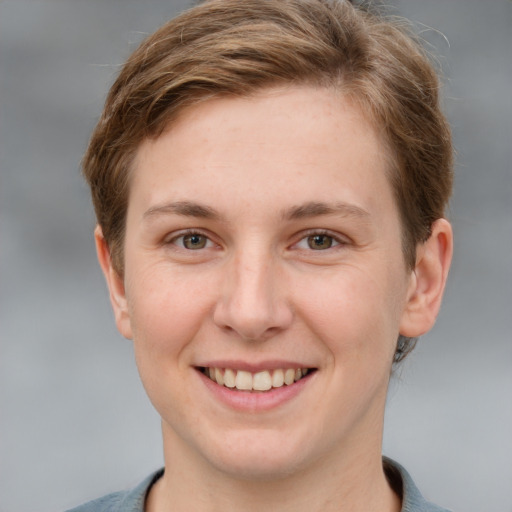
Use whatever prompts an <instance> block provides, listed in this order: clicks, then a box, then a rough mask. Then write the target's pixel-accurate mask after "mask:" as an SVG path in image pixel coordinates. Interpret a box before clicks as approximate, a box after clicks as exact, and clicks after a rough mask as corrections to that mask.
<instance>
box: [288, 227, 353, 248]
mask: <svg viewBox="0 0 512 512" xmlns="http://www.w3.org/2000/svg"><path fill="white" fill-rule="evenodd" d="M316 235H320V236H322V235H323V236H328V237H330V238H332V239H333V240H334V242H335V245H333V246H332V247H329V248H328V249H323V250H321V249H319V250H317V251H314V250H313V249H310V248H308V249H306V248H304V249H303V250H307V251H310V252H318V253H321V252H327V251H330V250H333V249H334V250H336V249H337V248H339V247H340V246H346V245H349V244H350V243H351V240H350V238H348V237H347V236H345V235H341V234H340V233H335V232H333V231H330V230H328V229H308V230H306V231H302V232H301V233H299V234H298V235H297V238H296V241H295V242H294V243H293V244H292V247H297V246H298V245H299V244H300V243H301V242H303V241H305V240H306V239H307V238H309V237H311V236H316Z"/></svg>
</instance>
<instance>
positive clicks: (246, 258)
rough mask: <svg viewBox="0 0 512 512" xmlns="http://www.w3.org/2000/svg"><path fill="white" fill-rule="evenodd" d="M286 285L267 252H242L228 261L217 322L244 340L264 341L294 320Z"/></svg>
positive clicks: (216, 309) (217, 310) (215, 318)
mask: <svg viewBox="0 0 512 512" xmlns="http://www.w3.org/2000/svg"><path fill="white" fill-rule="evenodd" d="M292 319H293V311H292V308H291V304H290V303H289V301H288V300H287V289H286V286H285V283H284V279H283V278H282V271H281V272H280V271H279V268H277V265H276V263H275V262H273V261H272V259H271V257H270V256H269V255H268V254H260V255H255V254H252V255H250V254H245V255H239V256H238V257H236V258H235V261H231V262H230V264H229V265H227V268H226V272H225V274H224V279H223V282H222V285H221V290H220V293H219V299H218V301H217V304H216V306H215V310H214V315H213V320H214V322H215V324H216V325H217V326H218V327H220V328H222V329H224V330H228V331H231V332H235V333H236V334H237V335H238V336H240V337H241V338H242V339H244V340H250V341H264V340H266V339H268V338H270V337H272V336H274V335H276V334H277V333H279V332H281V331H283V330H284V329H286V328H287V327H289V325H290V324H291V322H292Z"/></svg>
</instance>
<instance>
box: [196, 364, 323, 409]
mask: <svg viewBox="0 0 512 512" xmlns="http://www.w3.org/2000/svg"><path fill="white" fill-rule="evenodd" d="M215 365H217V366H214V365H213V364H212V365H205V366H210V367H216V368H219V367H220V368H222V367H228V368H236V369H237V370H245V371H250V372H254V373H256V372H258V371H262V370H264V369H266V370H270V369H277V368H300V367H301V365H300V364H299V365H297V366H295V363H290V362H288V363H286V364H283V363H282V362H280V363H278V364H277V365H275V366H273V365H270V366H269V364H268V362H267V363H265V366H263V365H258V364H256V365H254V364H249V363H245V364H243V363H241V362H240V363H236V362H235V361H229V365H228V366H222V365H221V361H216V362H215ZM302 367H303V368H304V365H302ZM316 373H317V372H316V371H313V372H311V373H308V374H307V375H306V376H305V377H302V378H301V379H300V380H298V381H296V382H294V383H293V384H290V385H289V386H286V385H284V386H281V387H279V388H272V389H271V390H268V391H263V392H261V391H239V390H235V389H231V388H227V387H225V386H219V384H217V383H216V382H214V381H213V380H211V379H210V378H208V377H207V376H206V375H204V373H202V372H201V371H200V370H199V369H198V368H197V367H196V374H197V376H198V377H199V378H200V379H201V381H202V382H203V384H204V385H205V386H206V388H207V390H208V391H209V392H210V393H211V394H212V395H213V397H214V398H215V399H216V400H217V401H219V402H220V403H221V404H223V405H226V406H228V407H229V408H230V409H233V410H236V411H240V412H250V413H258V412H265V411H270V410H273V409H276V408H278V407H280V406H283V405H284V404H286V403H287V402H290V401H291V400H293V399H294V398H295V397H297V395H299V394H300V393H301V392H302V391H304V389H305V388H306V387H307V386H308V384H310V383H311V380H312V379H313V378H314V376H315V374H316Z"/></svg>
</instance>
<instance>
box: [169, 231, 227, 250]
mask: <svg viewBox="0 0 512 512" xmlns="http://www.w3.org/2000/svg"><path fill="white" fill-rule="evenodd" d="M188 235H200V236H204V237H205V238H207V239H208V242H207V246H206V247H204V248H203V249H198V251H200V250H204V249H211V248H212V245H213V246H218V243H216V242H215V241H214V240H213V237H212V236H211V234H210V233H208V232H207V231H205V230H204V229H199V228H197V229H195V228H187V229H182V230H179V231H174V232H172V233H170V234H169V235H167V236H166V237H165V238H164V240H163V245H173V246H175V247H177V248H178V249H181V250H184V251H190V252H194V251H192V250H191V249H186V248H185V247H181V246H179V245H178V244H177V243H176V242H177V240H179V239H180V238H184V237H186V236H188Z"/></svg>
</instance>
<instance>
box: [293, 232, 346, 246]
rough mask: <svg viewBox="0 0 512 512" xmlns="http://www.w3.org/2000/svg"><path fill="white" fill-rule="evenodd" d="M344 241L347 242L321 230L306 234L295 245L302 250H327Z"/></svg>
mask: <svg viewBox="0 0 512 512" xmlns="http://www.w3.org/2000/svg"><path fill="white" fill-rule="evenodd" d="M344 243H345V242H344V241H343V240H340V239H339V238H338V237H336V236H334V235H331V234H329V233H324V232H321V231H320V232H313V233H310V234H309V235H307V236H305V237H304V238H302V239H301V240H299V242H298V243H297V244H296V246H295V247H296V248H297V249H302V250H311V251H326V250H328V249H333V248H335V247H337V246H340V245H343V244H344Z"/></svg>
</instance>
